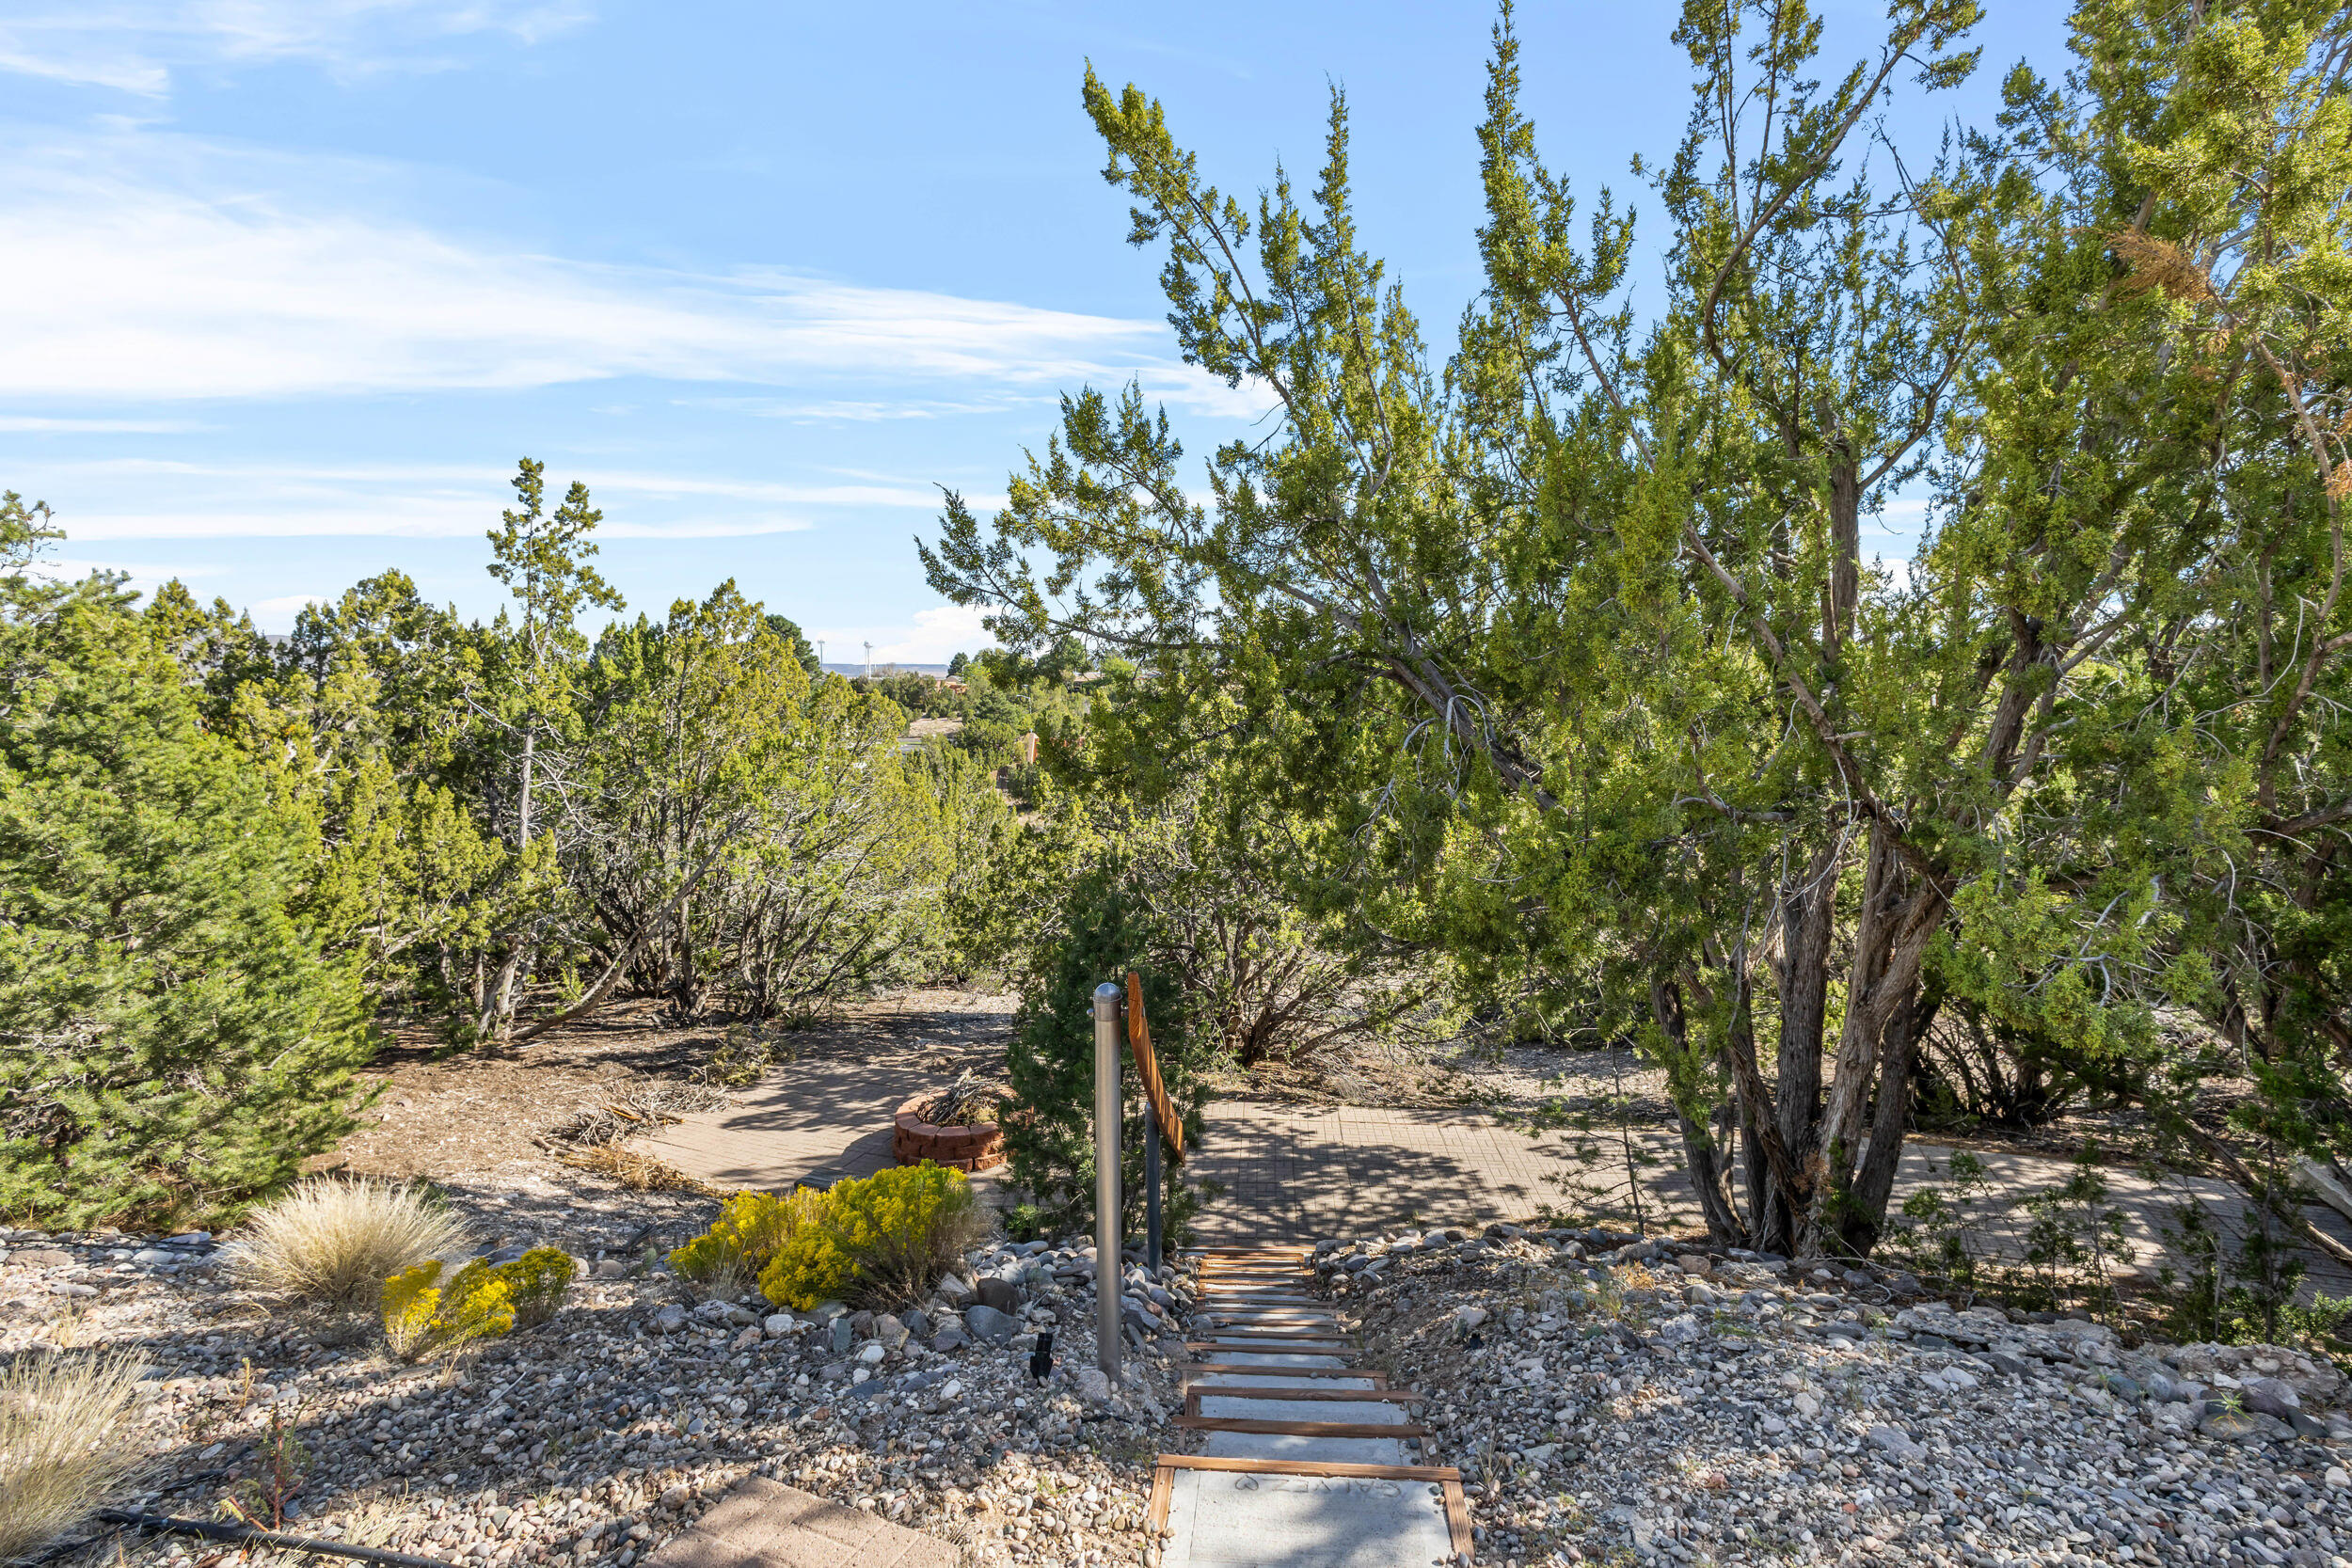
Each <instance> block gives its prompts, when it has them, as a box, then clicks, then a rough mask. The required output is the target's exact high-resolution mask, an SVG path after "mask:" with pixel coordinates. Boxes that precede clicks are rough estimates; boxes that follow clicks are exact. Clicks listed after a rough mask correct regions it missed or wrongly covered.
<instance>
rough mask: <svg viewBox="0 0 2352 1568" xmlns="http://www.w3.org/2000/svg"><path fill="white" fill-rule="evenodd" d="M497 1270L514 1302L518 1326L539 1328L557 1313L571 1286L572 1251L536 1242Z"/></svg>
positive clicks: (509, 1296)
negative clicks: (538, 1244) (537, 1244)
mask: <svg viewBox="0 0 2352 1568" xmlns="http://www.w3.org/2000/svg"><path fill="white" fill-rule="evenodd" d="M496 1272H497V1274H498V1276H499V1278H501V1279H502V1280H504V1281H505V1282H506V1296H507V1299H508V1300H509V1301H511V1302H513V1303H514V1305H515V1326H516V1327H517V1328H536V1327H537V1326H538V1325H539V1324H541V1323H546V1322H547V1321H548V1319H549V1318H552V1317H554V1316H555V1314H556V1312H557V1311H558V1310H559V1309H560V1308H561V1307H563V1305H564V1295H565V1294H566V1293H567V1292H569V1291H570V1290H571V1288H572V1273H573V1270H572V1255H571V1254H570V1253H568V1252H565V1251H564V1249H563V1248H561V1247H551V1246H535V1247H532V1249H531V1250H530V1251H529V1252H526V1253H524V1254H523V1255H522V1256H521V1257H520V1258H517V1259H515V1260H514V1261H513V1262H511V1263H501V1264H500V1265H499V1266H498V1269H497V1271H496Z"/></svg>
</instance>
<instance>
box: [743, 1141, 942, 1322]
mask: <svg viewBox="0 0 2352 1568" xmlns="http://www.w3.org/2000/svg"><path fill="white" fill-rule="evenodd" d="M781 1201H785V1202H787V1203H790V1204H792V1205H794V1206H795V1210H796V1217H795V1223H793V1224H792V1225H790V1226H789V1227H787V1234H786V1235H785V1236H784V1238H783V1240H782V1243H781V1244H780V1245H779V1246H777V1247H776V1249H775V1250H774V1253H773V1255H772V1257H771V1259H769V1260H768V1262H767V1265H766V1267H765V1269H764V1270H763V1272H762V1273H761V1274H760V1276H759V1289H760V1291H761V1293H762V1294H764V1295H765V1296H767V1298H768V1299H769V1300H770V1301H772V1302H775V1303H776V1304H778V1305H779V1306H784V1307H797V1308H799V1309H800V1310H802V1311H804V1312H805V1311H807V1310H808V1309H809V1308H811V1307H815V1306H816V1305H817V1304H818V1302H821V1301H830V1300H837V1299H842V1298H846V1297H850V1296H855V1297H856V1298H858V1299H860V1300H865V1301H870V1302H872V1303H874V1304H875V1305H877V1306H897V1305H900V1304H903V1303H906V1302H912V1301H920V1300H921V1299H923V1297H924V1296H925V1295H927V1294H928V1293H929V1292H930V1289H931V1287H932V1286H933V1285H935V1284H937V1283H938V1281H939V1277H940V1275H943V1274H945V1273H946V1271H947V1270H948V1269H950V1268H952V1267H954V1266H955V1264H956V1263H957V1261H958V1260H959V1259H961V1256H962V1253H963V1250H964V1249H965V1248H966V1247H968V1246H970V1245H972V1244H973V1243H975V1242H977V1240H978V1239H979V1238H980V1236H981V1235H982V1234H984V1233H985V1232H986V1229H987V1219H986V1216H985V1215H984V1214H983V1213H982V1212H981V1210H980V1207H979V1200H978V1198H977V1196H974V1194H973V1191H972V1184H971V1182H970V1181H969V1180H966V1179H965V1177H964V1175H963V1173H962V1172H961V1171H959V1170H949V1169H946V1167H944V1166H940V1165H934V1164H930V1162H929V1161H926V1162H924V1163H923V1164H920V1165H899V1166H894V1167H892V1168H890V1169H887V1170H880V1171H876V1172H875V1173H874V1174H873V1175H872V1176H869V1177H866V1178H865V1179H863V1180H853V1181H842V1182H838V1183H836V1184H834V1187H833V1188H832V1189H830V1190H829V1191H827V1192H825V1193H823V1194H821V1195H819V1194H816V1193H796V1194H794V1195H793V1196H792V1197H791V1198H790V1199H788V1200H781Z"/></svg>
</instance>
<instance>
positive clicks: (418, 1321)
mask: <svg viewBox="0 0 2352 1568" xmlns="http://www.w3.org/2000/svg"><path fill="white" fill-rule="evenodd" d="M441 1269H442V1264H441V1260H440V1259H433V1260H432V1261H431V1262H429V1263H420V1264H418V1265H417V1266H416V1267H415V1268H413V1269H404V1270H402V1271H401V1272H400V1273H398V1274H396V1275H392V1277H391V1278H389V1279H388V1280H386V1281H385V1282H384V1301H383V1314H384V1343H385V1345H386V1346H387V1347H388V1348H389V1350H390V1351H391V1353H392V1354H394V1355H395V1356H397V1357H399V1358H400V1359H401V1360H403V1361H422V1360H426V1359H428V1358H431V1357H434V1356H441V1355H451V1354H455V1353H456V1352H458V1351H460V1350H463V1349H464V1348H465V1347H466V1346H468V1345H469V1344H472V1343H473V1342H474V1341H475V1340H477V1339H494V1338H499V1337H501V1336H502V1335H505V1334H507V1333H509V1332H511V1331H512V1330H513V1329H514V1327H515V1321H516V1304H515V1300H514V1282H513V1281H512V1280H510V1279H509V1278H508V1277H507V1276H506V1275H503V1274H501V1272H500V1271H499V1270H497V1269H494V1268H492V1267H491V1266H490V1265H489V1264H488V1263H485V1262H484V1261H483V1260H482V1259H479V1258H477V1259H473V1260H472V1261H471V1262H469V1263H468V1264H466V1265H465V1266H464V1267H463V1268H461V1269H459V1270H458V1271H457V1272H456V1273H455V1274H453V1275H450V1277H449V1279H448V1281H447V1282H446V1283H444V1282H443V1281H442V1279H441ZM544 1277H545V1275H544V1272H543V1271H542V1272H540V1273H538V1274H535V1275H534V1276H533V1279H534V1282H537V1281H538V1280H542V1279H544Z"/></svg>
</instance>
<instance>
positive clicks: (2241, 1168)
mask: <svg viewBox="0 0 2352 1568" xmlns="http://www.w3.org/2000/svg"><path fill="white" fill-rule="evenodd" d="M2181 1119H2182V1121H2183V1122H2184V1123H2185V1125H2186V1126H2187V1128H2188V1132H2189V1136H2190V1137H2192V1138H2195V1139H2196V1140H2197V1143H2198V1146H2199V1147H2200V1148H2203V1149H2204V1151H2205V1152H2206V1153H2207V1154H2209V1155H2211V1156H2212V1157H2213V1163H2214V1164H2217V1165H2219V1166H2220V1167H2221V1169H2222V1172H2223V1174H2225V1175H2227V1176H2228V1177H2229V1179H2230V1180H2231V1182H2232V1184H2233V1185H2234V1186H2236V1187H2237V1188H2238V1189H2239V1190H2240V1191H2241V1192H2243V1193H2245V1195H2246V1196H2247V1198H2248V1199H2249V1201H2251V1202H2255V1203H2260V1202H2261V1201H2262V1187H2263V1184H2262V1182H2261V1181H2260V1180H2258V1179H2257V1178H2256V1177H2255V1175H2254V1173H2253V1171H2252V1170H2250V1169H2249V1168H2248V1166H2247V1164H2246V1162H2245V1161H2243V1160H2241V1159H2239V1158H2238V1157H2237V1156H2236V1155H2235V1154H2234V1153H2233V1152H2231V1150H2230V1148H2229V1147H2228V1146H2227V1145H2225V1144H2224V1143H2222V1141H2221V1140H2220V1139H2219V1138H2217V1137H2215V1136H2214V1135H2213V1134H2212V1133H2210V1132H2206V1131H2205V1130H2204V1129H2203V1128H2201V1127H2200V1126H2198V1125H2197V1124H2196V1123H2195V1122H2193V1121H2190V1120H2189V1119H2188V1118H2187V1117H2182V1118H2181ZM2294 1221H2295V1226H2296V1229H2298V1230H2300V1231H2301V1232H2302V1233H2303V1239H2304V1240H2305V1241H2307V1242H2309V1243H2311V1244H2312V1245H2313V1246H2315V1247H2317V1248H2318V1249H2319V1250H2320V1251H2322V1252H2324V1253H2326V1254H2327V1255H2328V1257H2330V1258H2332V1259H2335V1260H2336V1261H2337V1262H2339V1263H2344V1264H2352V1247H2348V1246H2345V1245H2344V1243H2342V1242H2339V1241H2337V1240H2336V1239H2335V1238H2334V1237H2333V1236H2330V1235H2328V1232H2326V1231H2325V1230H2322V1229H2320V1228H2319V1227H2317V1226H2315V1225H2313V1224H2312V1222H2311V1221H2309V1220H2307V1219H2305V1218H2304V1217H2303V1212H2302V1206H2301V1205H2300V1204H2298V1205H2296V1212H2295V1215H2294Z"/></svg>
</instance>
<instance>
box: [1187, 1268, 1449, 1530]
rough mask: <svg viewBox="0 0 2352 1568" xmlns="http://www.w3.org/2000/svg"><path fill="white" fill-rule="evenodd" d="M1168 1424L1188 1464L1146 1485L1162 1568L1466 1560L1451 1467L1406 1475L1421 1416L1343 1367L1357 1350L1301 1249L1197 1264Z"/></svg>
mask: <svg viewBox="0 0 2352 1568" xmlns="http://www.w3.org/2000/svg"><path fill="white" fill-rule="evenodd" d="M1200 1280H1201V1287H1202V1289H1201V1293H1200V1301H1199V1309H1198V1310H1197V1311H1196V1313H1195V1315H1194V1318H1193V1323H1194V1327H1195V1330H1196V1332H1199V1333H1200V1334H1201V1335H1202V1338H1200V1339H1197V1340H1194V1341H1193V1342H1192V1343H1191V1344H1190V1345H1189V1346H1188V1347H1187V1348H1188V1349H1189V1350H1190V1352H1191V1354H1192V1355H1193V1357H1194V1363H1195V1364H1194V1366H1193V1368H1192V1370H1191V1373H1190V1375H1189V1376H1188V1377H1187V1378H1186V1379H1185V1384H1184V1414H1183V1415H1182V1416H1180V1417H1178V1418H1176V1424H1177V1425H1178V1426H1179V1427H1181V1428H1183V1429H1184V1430H1186V1431H1189V1432H1194V1433H1200V1434H1201V1439H1202V1440H1201V1445H1200V1451H1199V1452H1197V1453H1164V1454H1162V1455H1160V1456H1159V1458H1158V1460H1157V1461H1155V1462H1154V1465H1153V1469H1152V1514H1151V1522H1152V1530H1153V1532H1154V1536H1155V1538H1156V1539H1159V1540H1161V1541H1162V1542H1163V1543H1164V1544H1162V1545H1161V1547H1160V1550H1159V1553H1158V1557H1157V1561H1158V1563H1159V1565H1160V1568H1275V1565H1280V1568H1430V1565H1431V1564H1434V1563H1439V1562H1446V1561H1452V1560H1457V1559H1458V1560H1461V1561H1468V1560H1469V1554H1470V1550H1471V1544H1470V1513H1469V1509H1468V1506H1467V1504H1466V1502H1465V1500H1464V1497H1463V1494H1462V1476H1461V1472H1460V1471H1459V1470H1456V1469H1454V1467H1453V1466H1451V1465H1422V1464H1417V1463H1414V1462H1413V1461H1414V1460H1415V1459H1416V1458H1417V1457H1418V1455H1416V1454H1415V1453H1413V1452H1412V1451H1410V1446H1412V1445H1417V1444H1418V1443H1419V1441H1420V1440H1421V1439H1422V1438H1423V1437H1425V1436H1426V1435H1427V1433H1425V1432H1424V1430H1423V1429H1422V1427H1420V1426H1418V1425H1416V1424H1415V1423H1414V1422H1413V1420H1412V1415H1411V1412H1412V1408H1413V1406H1415V1405H1416V1404H1419V1403H1420V1402H1421V1400H1420V1396H1418V1395H1417V1394H1415V1393H1413V1391H1412V1390H1410V1389H1406V1388H1391V1387H1390V1386H1388V1379H1387V1377H1386V1375H1385V1374H1383V1373H1379V1372H1374V1371H1367V1370H1362V1369H1360V1368H1358V1367H1355V1366H1353V1365H1352V1364H1351V1361H1350V1357H1351V1356H1352V1355H1353V1354H1354V1353H1355V1349H1356V1347H1355V1345H1354V1344H1353V1343H1352V1342H1351V1341H1350V1339H1349V1338H1348V1336H1347V1334H1346V1332H1345V1330H1344V1328H1343V1325H1342V1323H1341V1322H1340V1319H1339V1316H1338V1314H1337V1313H1335V1312H1333V1311H1332V1310H1331V1308H1330V1307H1327V1306H1326V1305H1325V1304H1324V1303H1322V1302H1320V1301H1318V1300H1317V1299H1316V1298H1315V1296H1314V1295H1313V1293H1312V1285H1313V1275H1311V1273H1310V1272H1309V1270H1308V1268H1307V1266H1306V1257H1305V1255H1304V1254H1303V1253H1302V1252H1299V1251H1297V1250H1295V1249H1280V1248H1268V1249H1263V1250H1254V1251H1242V1250H1219V1251H1212V1252H1207V1253H1203V1254H1201V1255H1200Z"/></svg>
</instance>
